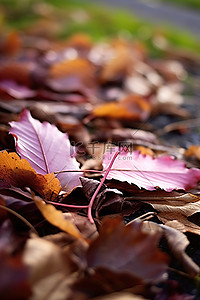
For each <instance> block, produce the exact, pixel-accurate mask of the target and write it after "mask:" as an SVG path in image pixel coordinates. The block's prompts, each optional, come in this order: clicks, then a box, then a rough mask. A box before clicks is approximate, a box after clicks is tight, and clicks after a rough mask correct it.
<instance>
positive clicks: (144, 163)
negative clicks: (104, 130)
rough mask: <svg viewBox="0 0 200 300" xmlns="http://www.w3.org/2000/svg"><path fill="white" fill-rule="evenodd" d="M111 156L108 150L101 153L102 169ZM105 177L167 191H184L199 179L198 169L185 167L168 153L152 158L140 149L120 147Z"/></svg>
mask: <svg viewBox="0 0 200 300" xmlns="http://www.w3.org/2000/svg"><path fill="white" fill-rule="evenodd" d="M112 150H114V149H112ZM117 150H118V149H117ZM117 150H116V151H117ZM111 156H112V154H110V153H109V152H108V153H106V154H105V155H104V159H103V166H104V168H106V166H107V165H108V164H109V162H110V160H111ZM107 179H116V180H119V181H122V182H128V183H129V184H135V185H137V186H138V187H139V188H145V189H147V190H150V191H152V190H155V189H156V187H159V188H161V189H164V190H165V191H167V192H170V191H172V190H174V189H183V190H187V189H190V188H194V187H196V186H197V183H198V181H199V180H200V170H198V169H196V168H191V169H188V168H186V167H185V164H184V163H183V162H181V161H179V160H175V159H174V158H172V157H171V156H162V157H158V158H153V157H151V156H149V155H142V154H140V152H139V151H132V152H128V151H124V150H123V151H121V152H120V154H119V155H118V157H117V158H116V160H115V162H114V163H113V166H112V169H111V170H110V172H109V174H108V176H107Z"/></svg>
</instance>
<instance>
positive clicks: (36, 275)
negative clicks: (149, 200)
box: [23, 237, 73, 300]
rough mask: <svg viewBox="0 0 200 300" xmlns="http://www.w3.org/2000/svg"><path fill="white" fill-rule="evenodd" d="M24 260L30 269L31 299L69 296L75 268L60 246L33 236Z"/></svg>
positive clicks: (28, 243)
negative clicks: (71, 276)
mask: <svg viewBox="0 0 200 300" xmlns="http://www.w3.org/2000/svg"><path fill="white" fill-rule="evenodd" d="M23 262H24V264H25V265H26V266H27V267H28V268H29V270H30V271H29V282H30V285H31V288H32V296H31V298H30V299H31V300H37V299H50V300H54V299H60V300H65V299H66V298H67V296H68V293H69V282H70V278H69V275H70V274H71V273H72V272H73V268H71V263H70V262H69V259H68V258H67V257H66V256H65V255H64V253H63V252H62V250H61V249H60V248H59V247H57V246H56V245H54V244H53V243H51V242H49V241H46V240H45V239H42V238H36V237H32V238H30V239H29V240H28V241H27V243H26V246H25V250H24V254H23Z"/></svg>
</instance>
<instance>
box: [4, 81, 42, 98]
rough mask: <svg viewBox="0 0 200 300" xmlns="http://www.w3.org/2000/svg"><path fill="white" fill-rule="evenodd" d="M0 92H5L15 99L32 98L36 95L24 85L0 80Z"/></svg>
mask: <svg viewBox="0 0 200 300" xmlns="http://www.w3.org/2000/svg"><path fill="white" fill-rule="evenodd" d="M0 90H1V91H3V92H6V93H7V94H8V95H10V96H12V97H13V98H15V99H23V98H26V99H27V98H33V97H35V96H36V95H37V92H36V91H34V90H31V89H30V88H28V87H27V86H25V85H19V84H17V83H16V82H15V81H12V80H1V81H0Z"/></svg>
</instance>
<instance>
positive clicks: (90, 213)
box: [88, 151, 120, 224]
mask: <svg viewBox="0 0 200 300" xmlns="http://www.w3.org/2000/svg"><path fill="white" fill-rule="evenodd" d="M119 153H120V151H117V152H115V154H114V155H113V158H112V159H111V162H110V164H109V166H108V168H107V170H106V173H105V175H104V176H103V178H102V180H101V182H100V184H99V185H98V187H97V189H96V191H95V192H94V194H93V196H92V198H91V200H90V203H89V206H88V219H89V221H90V223H92V224H93V223H94V219H93V217H92V206H93V203H94V200H95V198H96V196H97V194H98V192H99V191H100V189H101V187H102V185H103V183H104V181H105V180H106V178H107V176H108V173H109V172H110V169H111V168H112V165H113V163H114V161H115V159H116V157H117V156H118V154H119Z"/></svg>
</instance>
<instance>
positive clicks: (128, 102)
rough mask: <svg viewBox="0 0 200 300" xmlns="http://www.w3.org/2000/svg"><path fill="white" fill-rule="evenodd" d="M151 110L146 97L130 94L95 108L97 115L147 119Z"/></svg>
mask: <svg viewBox="0 0 200 300" xmlns="http://www.w3.org/2000/svg"><path fill="white" fill-rule="evenodd" d="M150 112H151V105H150V103H149V102H148V101H147V100H145V99H144V98H142V97H140V96H138V95H135V94H130V95H128V96H127V97H125V98H124V99H122V100H121V101H118V102H117V101H115V102H114V101H113V102H109V103H105V104H102V105H101V106H97V107H96V108H95V109H94V110H93V115H94V116H95V117H104V118H114V119H125V120H129V119H131V120H146V119H147V118H148V117H149V115H150Z"/></svg>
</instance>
